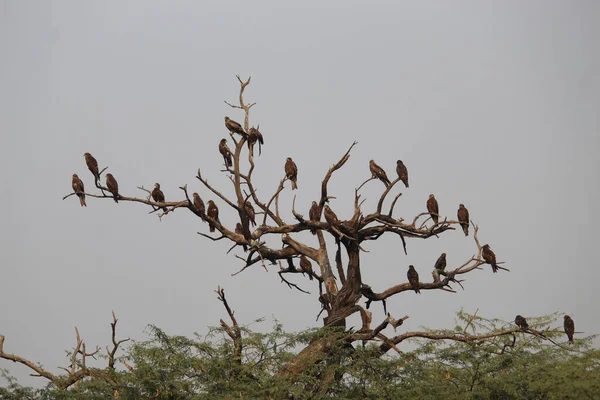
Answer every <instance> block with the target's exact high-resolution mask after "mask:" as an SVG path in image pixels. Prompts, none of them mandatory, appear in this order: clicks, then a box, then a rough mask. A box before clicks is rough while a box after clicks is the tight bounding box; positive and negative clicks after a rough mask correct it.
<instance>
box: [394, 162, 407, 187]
mask: <svg viewBox="0 0 600 400" xmlns="http://www.w3.org/2000/svg"><path fill="white" fill-rule="evenodd" d="M396 173H397V174H398V178H400V180H401V181H402V183H404V186H406V187H408V170H407V169H406V165H404V163H403V162H402V160H398V161H396Z"/></svg>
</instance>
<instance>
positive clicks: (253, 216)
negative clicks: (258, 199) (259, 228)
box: [244, 201, 256, 226]
mask: <svg viewBox="0 0 600 400" xmlns="http://www.w3.org/2000/svg"><path fill="white" fill-rule="evenodd" d="M244 207H245V208H246V214H248V220H250V223H251V224H252V226H256V212H255V211H254V207H253V206H252V203H250V202H249V201H246V204H245V205H244Z"/></svg>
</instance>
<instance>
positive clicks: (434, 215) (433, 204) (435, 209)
mask: <svg viewBox="0 0 600 400" xmlns="http://www.w3.org/2000/svg"><path fill="white" fill-rule="evenodd" d="M427 211H428V212H429V213H430V214H431V219H432V220H433V223H435V224H437V223H438V221H439V218H438V215H439V213H440V207H439V206H438V202H437V200H436V199H435V196H434V195H433V194H430V195H429V199H427Z"/></svg>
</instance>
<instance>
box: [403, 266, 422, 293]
mask: <svg viewBox="0 0 600 400" xmlns="http://www.w3.org/2000/svg"><path fill="white" fill-rule="evenodd" d="M406 276H407V277H408V282H409V283H410V286H412V288H413V290H414V291H415V293H421V290H419V273H418V272H417V270H416V269H415V267H414V266H412V265H409V266H408V272H407V273H406Z"/></svg>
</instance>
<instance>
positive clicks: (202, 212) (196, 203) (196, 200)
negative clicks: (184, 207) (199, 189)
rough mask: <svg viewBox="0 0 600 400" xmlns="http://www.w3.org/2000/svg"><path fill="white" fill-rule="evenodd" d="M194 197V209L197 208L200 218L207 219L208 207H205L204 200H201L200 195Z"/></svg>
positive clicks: (195, 194)
mask: <svg viewBox="0 0 600 400" xmlns="http://www.w3.org/2000/svg"><path fill="white" fill-rule="evenodd" d="M193 197H194V207H196V210H197V211H198V214H200V217H202V219H204V218H206V206H205V205H204V202H203V201H202V198H200V195H199V194H198V193H194V195H193Z"/></svg>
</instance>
